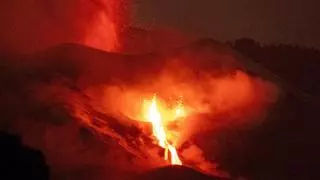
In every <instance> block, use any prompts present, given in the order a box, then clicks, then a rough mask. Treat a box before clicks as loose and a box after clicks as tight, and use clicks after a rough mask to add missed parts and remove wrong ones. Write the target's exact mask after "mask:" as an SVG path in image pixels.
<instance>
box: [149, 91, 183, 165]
mask: <svg viewBox="0 0 320 180" xmlns="http://www.w3.org/2000/svg"><path fill="white" fill-rule="evenodd" d="M158 104H159V103H158V101H157V96H156V95H154V96H153V97H152V100H149V101H144V106H145V107H146V108H145V112H144V118H145V119H146V121H148V122H150V123H152V132H153V136H154V137H155V138H156V140H157V143H158V145H159V146H160V147H162V148H163V149H164V150H165V151H164V159H165V160H166V161H170V163H171V164H172V165H182V161H181V159H180V158H179V155H178V153H177V149H176V147H175V144H174V142H172V141H170V140H169V138H168V136H170V135H171V137H174V136H172V134H173V132H170V131H169V130H168V129H167V128H166V124H167V122H166V121H165V119H164V118H165V117H167V118H168V119H167V121H169V120H171V121H172V120H173V121H177V120H178V119H180V118H182V117H183V116H184V115H185V110H184V107H183V104H182V102H179V103H178V105H177V106H176V107H175V108H174V109H173V113H171V112H170V110H169V109H167V108H165V107H162V108H160V107H159V105H158ZM170 115H172V116H171V117H172V118H170ZM173 140H175V138H173ZM169 156H170V158H169Z"/></svg>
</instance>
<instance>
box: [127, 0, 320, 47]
mask: <svg viewBox="0 0 320 180" xmlns="http://www.w3.org/2000/svg"><path fill="white" fill-rule="evenodd" d="M319 5H320V2H319V1H316V0H310V1H308V2H304V1H298V0H293V1H289V0H283V1H276V0H271V1H261V0H246V1H231V0H227V1H226V0H225V1H212V0H202V1H196V0H188V1H179V0H174V1H172V0H162V1H155V0H137V1H135V6H134V12H133V14H134V21H135V22H134V24H136V25H139V26H140V25H142V26H153V25H156V26H160V25H162V26H165V27H170V28H177V29H178V30H181V31H183V32H186V33H190V34H193V35H196V36H199V37H210V38H213V39H216V40H219V41H223V42H225V41H234V40H235V39H239V38H243V37H247V38H252V39H255V40H257V41H259V42H261V43H266V44H278V43H284V44H294V45H300V46H306V47H316V48H318V49H319V48H320V37H319V36H316V34H317V32H319V31H320V18H319V16H318V7H319Z"/></svg>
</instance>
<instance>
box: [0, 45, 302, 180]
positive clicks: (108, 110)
mask: <svg viewBox="0 0 320 180" xmlns="http://www.w3.org/2000/svg"><path fill="white" fill-rule="evenodd" d="M1 61H2V64H1V67H0V68H1V72H0V73H1V76H0V78H1V82H0V83H1V87H2V88H1V94H2V96H1V101H0V103H1V104H0V108H1V112H3V113H2V117H3V118H2V121H1V129H3V130H6V131H10V132H14V133H15V134H18V135H20V136H22V141H23V143H24V144H27V145H29V146H31V147H34V148H37V149H40V150H41V151H42V152H43V154H44V155H45V157H46V160H47V163H48V164H49V166H50V168H51V172H52V177H53V178H57V179H59V178H61V177H63V178H70V179H81V178H82V179H94V178H97V179H99V178H100V179H102V178H105V177H109V178H111V179H113V178H115V179H116V178H118V179H119V178H120V179H128V178H130V177H131V176H132V177H133V175H137V174H139V175H138V177H139V178H138V179H151V178H152V179H160V178H163V177H166V178H168V177H170V178H172V179H188V178H189V179H218V178H215V177H219V176H223V177H225V175H226V174H228V175H227V176H228V177H231V176H233V175H229V173H226V172H225V171H224V169H227V170H228V171H230V172H232V174H236V175H234V176H235V177H237V176H239V174H240V175H242V174H244V175H248V176H250V172H251V171H250V170H251V169H245V168H244V167H243V166H245V165H241V163H240V165H239V164H238V165H237V167H238V168H233V166H232V165H230V163H231V164H232V162H230V161H228V159H225V158H228V157H227V156H229V155H230V154H229V153H231V154H237V153H235V151H238V150H239V149H240V150H241V151H238V153H239V154H237V157H238V158H234V159H232V161H234V163H239V162H243V163H244V162H246V159H241V158H239V157H248V154H246V153H247V152H250V151H245V150H244V149H243V146H238V143H239V144H241V143H246V141H244V140H243V139H246V140H247V139H248V138H244V137H242V136H240V137H237V138H234V137H232V136H231V138H229V139H231V141H232V143H231V144H228V143H227V142H226V141H227V140H225V141H223V142H221V141H220V140H221V139H218V138H216V137H224V139H228V137H230V136H229V135H227V134H233V133H235V134H237V133H238V130H239V129H240V130H241V131H242V130H243V129H251V127H259V125H260V124H261V123H264V122H267V120H269V119H272V118H274V117H277V118H278V119H281V118H285V117H287V116H288V114H285V112H289V111H290V109H292V108H293V105H290V106H288V105H287V104H286V103H287V102H288V99H290V102H293V101H294V103H295V104H299V105H301V104H302V102H305V101H306V98H307V97H306V96H305V95H304V94H303V93H302V92H299V91H298V90H296V89H294V88H292V87H290V86H289V85H288V84H286V83H285V82H284V81H283V80H282V79H281V78H279V77H277V76H276V75H274V74H273V73H272V72H270V71H268V70H267V69H265V68H263V67H261V66H260V65H258V64H256V63H254V62H253V61H250V60H249V59H247V58H245V57H244V56H242V55H241V54H240V53H238V52H236V51H234V50H232V48H230V47H228V46H227V45H224V44H221V43H218V42H216V41H214V40H208V39H205V40H201V41H198V42H195V43H192V44H190V45H188V46H183V47H179V48H175V49H172V50H171V51H166V52H158V53H156V52H154V53H148V54H142V55H130V54H117V53H108V52H105V51H101V50H97V49H93V48H89V47H86V46H82V45H78V44H63V45H59V46H56V47H52V48H49V49H46V50H43V51H39V52H36V53H33V54H20V55H16V54H15V55H10V54H9V55H3V58H2V60H1ZM154 93H157V95H159V99H160V97H161V99H162V100H163V102H166V103H167V102H168V103H167V104H170V103H171V100H170V98H171V97H176V96H179V97H180V95H181V96H183V99H184V105H185V107H186V111H187V112H188V113H189V114H190V115H189V116H188V117H187V118H185V120H183V121H181V122H180V121H179V122H178V123H173V125H172V124H170V127H171V126H172V127H175V126H178V128H172V129H173V130H172V132H171V129H170V128H169V125H168V128H167V129H166V132H167V134H168V135H167V137H168V142H170V145H172V144H174V145H175V148H176V149H177V152H178V154H179V157H181V161H182V163H183V164H185V165H187V166H189V167H192V169H189V168H186V167H184V166H181V167H179V166H168V164H167V162H165V161H164V158H163V154H164V152H163V151H164V149H163V148H161V147H160V146H159V145H158V143H155V138H154V137H153V136H152V132H151V129H152V127H151V124H150V123H149V122H145V121H143V119H142V120H141V118H140V114H139V113H136V109H138V110H139V107H140V106H139V105H137V104H139V103H138V102H139V100H138V99H139V98H140V97H150V95H152V94H154ZM157 97H158V96H157ZM277 102H278V103H279V102H280V105H277V106H275V107H276V108H270V107H274V106H272V105H274V104H275V103H277ZM136 107H138V108H136ZM166 107H167V106H166ZM299 107H300V106H299ZM283 109H285V111H283ZM170 123H171V122H170ZM177 124H180V125H177ZM169 131H170V132H169ZM175 131H179V132H180V138H179V140H176V139H175V136H174V135H172V134H174V132H175ZM247 131H249V130H247ZM230 132H231V133H230ZM249 132H250V133H252V131H251V130H250V131H249ZM243 134H245V135H248V133H243ZM249 139H250V138H249ZM175 140H176V142H174V141H175ZM230 146H231V147H230ZM226 148H228V149H226ZM267 149H268V148H267ZM251 151H254V150H253V149H251ZM258 152H259V151H258ZM242 153H243V154H242ZM261 153H262V154H263V152H261ZM257 158H258V159H259V158H260V157H257ZM248 159H250V158H248ZM247 162H250V161H247ZM250 163H252V162H250ZM244 164H246V163H244ZM253 164H254V163H253ZM250 166H251V164H249V165H247V166H246V167H250ZM284 166H285V165H284ZM261 167H265V166H264V165H261ZM280 168H281V166H280ZM150 169H154V170H151V171H150ZM239 169H240V170H239ZM239 171H240V172H239ZM254 171H255V172H257V171H258V170H254ZM200 172H201V173H200ZM243 172H244V173H243ZM276 172H277V171H276ZM262 174H264V173H262ZM262 176H263V175H262ZM271 176H272V175H271ZM275 176H276V175H275ZM255 177H261V175H259V176H255ZM170 178H169V179H170Z"/></svg>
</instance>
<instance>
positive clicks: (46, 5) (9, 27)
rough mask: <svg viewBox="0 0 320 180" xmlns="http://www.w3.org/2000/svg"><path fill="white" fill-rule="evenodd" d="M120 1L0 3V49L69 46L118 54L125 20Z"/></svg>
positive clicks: (16, 49)
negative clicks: (68, 43)
mask: <svg viewBox="0 0 320 180" xmlns="http://www.w3.org/2000/svg"><path fill="white" fill-rule="evenodd" d="M125 6H126V5H125V3H124V1H117V0H107V1H106V0H88V1H81V0H68V1H64V0H56V1H55V0H49V1H46V0H12V1H2V2H1V3H0V8H1V9H0V17H1V18H0V26H1V32H0V40H1V45H2V47H1V48H4V49H9V50H13V51H18V52H34V51H36V50H39V49H45V48H46V47H50V46H54V45H57V44H61V43H66V42H76V43H80V44H85V45H88V46H91V47H95V48H98V49H103V50H109V51H111V50H113V51H114V50H116V48H117V44H118V37H117V36H118V34H117V33H118V31H119V29H120V27H121V26H123V24H122V23H123V21H124V19H126V18H125V16H126V14H125V13H124V11H122V10H123V9H124V8H125Z"/></svg>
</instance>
